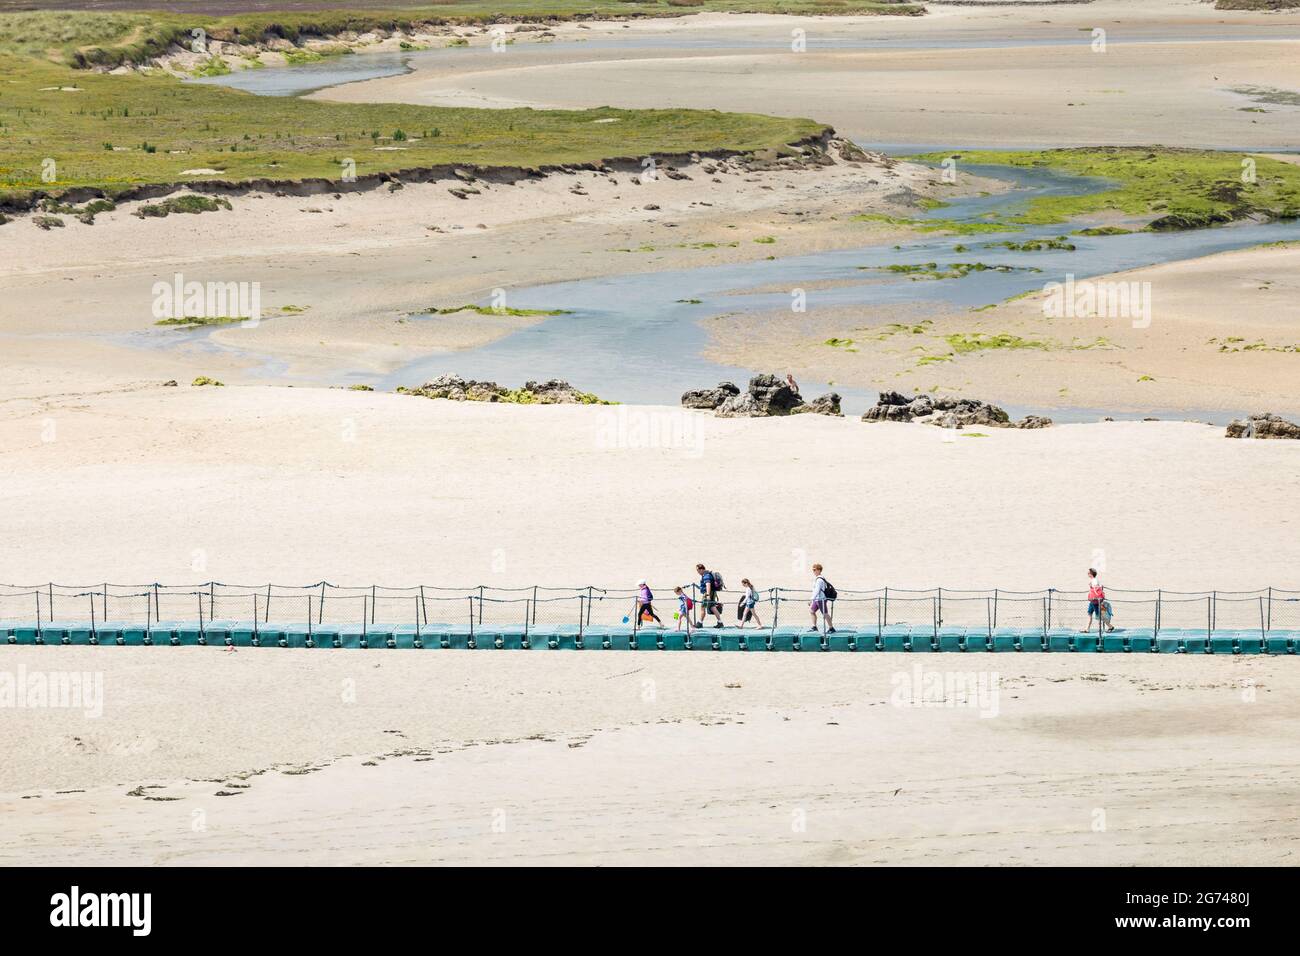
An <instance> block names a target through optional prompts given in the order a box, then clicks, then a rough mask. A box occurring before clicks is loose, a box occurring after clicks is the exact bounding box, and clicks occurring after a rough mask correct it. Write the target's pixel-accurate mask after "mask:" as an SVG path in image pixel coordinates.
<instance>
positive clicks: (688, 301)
mask: <svg viewBox="0 0 1300 956" xmlns="http://www.w3.org/2000/svg"><path fill="white" fill-rule="evenodd" d="M677 301H678V302H680V303H681V304H682V305H700V304H702V303H703V302H704V300H703V299H678V300H677Z"/></svg>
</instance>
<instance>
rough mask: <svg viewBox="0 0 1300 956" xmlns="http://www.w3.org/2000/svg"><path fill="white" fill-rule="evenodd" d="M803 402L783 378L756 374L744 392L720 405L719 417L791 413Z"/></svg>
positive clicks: (765, 416) (756, 416)
mask: <svg viewBox="0 0 1300 956" xmlns="http://www.w3.org/2000/svg"><path fill="white" fill-rule="evenodd" d="M802 404H803V399H802V398H800V397H799V395H798V393H796V392H795V390H794V389H792V388H791V387H790V386H789V385H787V384H786V383H785V381H784V380H783V379H780V378H777V377H776V376H775V375H768V374H763V375H755V376H754V377H753V378H751V379H750V380H749V388H748V389H746V391H745V392H744V393H743V394H740V395H735V396H733V397H731V398H729V399H727V400H726V401H725V402H723V403H722V404H721V405H719V406H718V417H719V418H772V417H776V416H780V415H789V414H790V413H791V412H792V411H793V410H794V409H795V408H797V407H799V406H800V405H802Z"/></svg>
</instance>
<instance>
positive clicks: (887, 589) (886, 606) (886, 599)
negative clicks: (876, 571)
mask: <svg viewBox="0 0 1300 956" xmlns="http://www.w3.org/2000/svg"><path fill="white" fill-rule="evenodd" d="M888 626H889V588H885V627H888Z"/></svg>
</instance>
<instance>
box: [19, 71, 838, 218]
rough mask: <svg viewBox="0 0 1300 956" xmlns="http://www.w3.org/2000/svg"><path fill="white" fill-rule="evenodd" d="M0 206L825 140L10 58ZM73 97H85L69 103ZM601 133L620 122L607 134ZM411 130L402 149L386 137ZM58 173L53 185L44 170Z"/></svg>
mask: <svg viewBox="0 0 1300 956" xmlns="http://www.w3.org/2000/svg"><path fill="white" fill-rule="evenodd" d="M0 77H3V80H4V82H3V83H0V130H3V133H4V135H3V136H0V201H3V200H8V201H9V203H10V204H14V203H15V202H17V203H22V202H24V201H25V200H26V201H30V198H31V196H32V194H38V195H39V194H41V193H44V194H48V195H56V196H57V195H59V194H60V193H61V192H62V191H64V190H67V189H69V188H73V187H85V186H89V187H94V188H97V189H99V190H101V191H102V192H103V194H104V195H106V196H108V197H109V198H113V197H115V196H117V195H119V194H120V193H122V192H124V191H125V190H127V189H130V188H131V187H133V186H138V185H143V184H156V183H162V184H169V185H173V184H179V183H183V182H185V181H190V182H193V181H194V177H193V176H192V175H186V174H185V173H186V170H190V169H214V170H220V172H219V173H215V174H212V175H210V176H207V177H205V178H209V179H213V180H220V181H224V182H247V181H250V180H263V181H265V180H274V181H286V180H298V179H304V178H315V177H319V178H322V179H327V180H339V179H341V178H342V177H343V175H344V173H345V171H346V172H348V173H352V172H355V174H356V175H357V177H358V178H361V177H366V176H371V175H375V174H380V173H391V172H395V171H398V170H401V169H406V168H428V167H431V166H457V165H463V164H466V163H472V164H473V165H475V166H478V167H513V168H523V169H536V168H539V167H543V166H557V165H574V164H591V163H598V162H601V161H603V160H606V159H610V158H615V157H623V156H632V157H635V156H649V155H664V154H681V153H691V152H699V153H712V152H716V151H721V150H728V151H738V152H747V151H753V150H760V149H771V148H777V147H780V146H783V145H784V144H787V143H793V142H798V141H801V140H805V139H808V138H811V137H814V136H818V135H820V134H822V133H823V132H825V130H826V127H824V126H822V125H821V124H818V123H814V122H812V121H811V120H803V119H785V118H776V117H768V116H758V115H753V114H740V113H719V112H716V111H712V110H679V109H666V110H618V109H609V108H603V107H602V108H599V109H592V110H530V109H504V110H493V109H462V108H451V107H434V106H413V105H405V104H396V103H393V104H388V103H346V104H344V103H327V102H324V101H315V100H306V99H301V98H299V97H281V96H253V95H250V94H247V93H244V92H241V91H239V90H232V89H227V88H223V87H220V86H211V85H203V84H187V83H183V82H182V81H180V80H178V79H175V78H174V77H169V76H159V75H143V74H128V75H109V74H104V73H91V72H85V71H76V70H73V69H71V68H69V67H67V66H62V65H58V64H55V63H50V62H46V61H43V60H40V59H36V58H32V57H26V56H14V55H6V54H4V53H0ZM72 86H75V87H76V88H77V90H78V91H77V92H75V93H69V92H65V91H63V88H65V87H72ZM598 120H617V122H614V123H601V122H597V121H598ZM398 130H400V131H404V132H403V136H404V140H403V142H402V146H403V147H404V148H403V149H402V150H396V151H393V150H386V149H382V148H378V144H379V143H380V142H381V140H380V136H381V134H380V133H379V132H377V131H398ZM46 159H53V160H54V162H55V166H54V169H55V178H54V180H53V181H52V182H50V181H48V179H47V178H43V176H42V174H43V172H45V170H46V168H47V167H46V165H45V160H46Z"/></svg>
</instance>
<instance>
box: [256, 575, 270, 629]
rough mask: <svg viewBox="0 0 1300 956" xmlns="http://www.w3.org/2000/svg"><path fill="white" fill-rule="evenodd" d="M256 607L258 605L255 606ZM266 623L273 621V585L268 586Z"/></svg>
mask: <svg viewBox="0 0 1300 956" xmlns="http://www.w3.org/2000/svg"><path fill="white" fill-rule="evenodd" d="M254 607H256V605H254ZM265 620H266V621H268V622H269V621H270V620H271V585H269V584H268V585H267V586H266V618H265Z"/></svg>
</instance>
